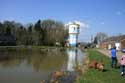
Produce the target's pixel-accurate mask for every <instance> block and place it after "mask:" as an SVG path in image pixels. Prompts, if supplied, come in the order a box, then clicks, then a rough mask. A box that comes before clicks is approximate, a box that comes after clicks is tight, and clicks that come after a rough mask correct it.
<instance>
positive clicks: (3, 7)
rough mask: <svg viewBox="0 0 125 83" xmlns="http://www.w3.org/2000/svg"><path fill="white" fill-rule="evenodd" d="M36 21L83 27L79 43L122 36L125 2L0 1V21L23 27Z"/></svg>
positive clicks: (124, 32) (106, 0)
mask: <svg viewBox="0 0 125 83" xmlns="http://www.w3.org/2000/svg"><path fill="white" fill-rule="evenodd" d="M38 19H41V20H44V19H54V20H58V21H61V22H63V23H68V22H71V21H74V20H77V21H80V22H82V23H85V24H87V25H88V26H89V27H88V28H83V27H81V33H80V36H79V40H80V41H90V39H91V35H93V36H94V35H95V34H96V33H97V32H105V33H107V34H108V35H109V36H111V35H118V34H120V33H122V34H125V0H0V21H4V20H14V21H17V22H21V23H23V24H27V23H35V22H36V21H37V20H38Z"/></svg>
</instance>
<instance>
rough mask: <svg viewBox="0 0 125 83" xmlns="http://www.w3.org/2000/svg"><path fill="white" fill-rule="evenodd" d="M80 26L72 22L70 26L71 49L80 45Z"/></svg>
mask: <svg viewBox="0 0 125 83" xmlns="http://www.w3.org/2000/svg"><path fill="white" fill-rule="evenodd" d="M79 27H80V25H79V24H77V23H75V22H72V23H70V24H69V25H68V28H69V40H68V41H69V45H70V46H71V47H76V46H77V44H78V34H79Z"/></svg>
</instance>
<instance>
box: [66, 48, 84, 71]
mask: <svg viewBox="0 0 125 83" xmlns="http://www.w3.org/2000/svg"><path fill="white" fill-rule="evenodd" d="M67 53H68V62H67V70H68V71H74V70H75V68H76V67H77V66H81V65H82V64H83V63H82V62H83V55H84V54H83V52H82V51H81V50H80V49H78V48H72V49H71V48H70V49H67Z"/></svg>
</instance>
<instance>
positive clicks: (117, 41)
mask: <svg viewBox="0 0 125 83" xmlns="http://www.w3.org/2000/svg"><path fill="white" fill-rule="evenodd" d="M114 46H116V49H117V50H121V49H123V48H125V35H120V36H113V37H109V38H107V39H105V40H104V41H102V42H101V44H100V47H101V48H103V49H111V48H112V47H114Z"/></svg>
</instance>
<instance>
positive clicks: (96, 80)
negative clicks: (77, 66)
mask: <svg viewBox="0 0 125 83" xmlns="http://www.w3.org/2000/svg"><path fill="white" fill-rule="evenodd" d="M88 53H89V54H88V55H89V59H90V62H91V61H93V60H97V61H100V60H103V61H104V64H105V71H104V72H101V71H98V70H96V69H88V70H87V72H86V73H85V75H84V77H83V76H81V78H80V80H79V82H78V83H124V82H125V78H124V77H122V76H120V69H119V68H117V69H114V68H111V66H110V63H111V60H110V58H109V57H106V56H104V55H103V54H101V53H99V52H97V51H96V50H88Z"/></svg>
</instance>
